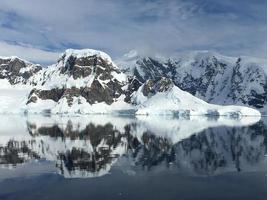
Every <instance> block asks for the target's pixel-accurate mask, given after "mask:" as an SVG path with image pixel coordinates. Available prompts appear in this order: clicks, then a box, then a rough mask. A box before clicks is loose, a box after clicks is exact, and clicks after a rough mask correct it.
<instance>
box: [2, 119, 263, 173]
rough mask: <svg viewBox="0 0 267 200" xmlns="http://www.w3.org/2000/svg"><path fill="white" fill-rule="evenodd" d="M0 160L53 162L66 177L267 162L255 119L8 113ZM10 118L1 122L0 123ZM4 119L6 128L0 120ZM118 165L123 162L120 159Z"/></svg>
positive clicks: (6, 163) (214, 169) (219, 169)
mask: <svg viewBox="0 0 267 200" xmlns="http://www.w3.org/2000/svg"><path fill="white" fill-rule="evenodd" d="M1 119H2V120H1V123H2V124H0V125H1V126H0V127H1V128H0V165H1V166H2V167H9V168H10V167H11V168H14V167H17V166H20V165H21V164H23V163H27V162H30V161H32V160H37V161H39V160H47V161H52V162H54V163H55V166H56V168H57V169H58V173H59V174H62V175H63V176H64V177H66V178H67V177H68V178H75V177H80V178H82V177H83V178H88V177H99V176H103V175H105V174H107V173H109V172H110V170H111V167H112V166H113V165H114V164H116V166H118V167H119V168H121V170H124V169H130V170H132V171H135V170H136V171H138V170H139V169H140V170H154V169H157V168H160V169H162V166H164V168H165V169H166V168H172V169H174V170H177V171H187V172H189V173H191V174H195V175H213V174H219V173H223V172H227V171H241V170H255V169H260V168H261V167H264V165H265V154H266V147H267V141H266V139H267V123H264V121H259V122H256V121H257V120H255V119H252V118H251V119H245V120H243V121H242V120H241V121H240V120H231V119H221V120H218V119H208V118H195V119H175V118H150V117H140V118H138V119H137V118H121V117H112V116H101V115H100V116H88V117H87V118H85V117H82V118H81V117H74V118H63V117H62V118H60V117H44V116H32V117H31V116H28V117H15V116H5V117H2V118H1ZM5 123H6V124H8V125H6V126H4V124H5ZM2 125H3V126H2ZM122 163H123V164H122Z"/></svg>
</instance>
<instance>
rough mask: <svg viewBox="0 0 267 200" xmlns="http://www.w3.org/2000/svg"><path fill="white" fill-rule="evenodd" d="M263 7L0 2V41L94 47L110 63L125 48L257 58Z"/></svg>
mask: <svg viewBox="0 0 267 200" xmlns="http://www.w3.org/2000/svg"><path fill="white" fill-rule="evenodd" d="M266 5H267V4H265V5H261V4H259V3H255V2H254V1H253V2H252V1H250V0H236V1H231V0H224V1H214V0H153V1H147V0H135V1H133V0H112V1H111V0H45V1H41V0H27V1H24V2H23V3H21V0H1V1H0V32H1V34H0V41H11V42H22V43H26V44H31V46H32V47H38V48H39V47H40V48H41V49H52V50H56V51H64V50H65V48H94V49H99V50H102V51H105V52H107V53H108V54H110V55H111V56H112V57H115V58H116V57H118V56H121V55H122V54H123V53H125V51H128V50H130V49H144V50H147V49H153V51H155V52H156V51H157V52H163V53H165V54H168V53H173V52H174V51H177V50H195V49H205V50H206V49H208V50H209V49H211V50H212V49H214V50H217V51H219V52H221V53H226V54H228V55H236V56H237V55H239V54H249V52H253V55H254V56H262V55H264V54H266V53H267V51H266V48H265V46H264V44H265V43H266V41H267V40H266V35H267V30H266V29H264V28H263V27H266V26H265V24H266V23H267V22H266V21H262V20H264V19H266V18H267V14H266V13H267V6H266ZM240 8H242V9H240ZM1 13H2V14H1ZM10 19H11V20H10ZM9 26H10V27H9Z"/></svg>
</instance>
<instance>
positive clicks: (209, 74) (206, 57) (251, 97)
mask: <svg viewBox="0 0 267 200" xmlns="http://www.w3.org/2000/svg"><path fill="white" fill-rule="evenodd" d="M116 63H117V64H118V66H119V67H120V68H121V69H122V70H123V71H124V72H125V73H126V74H128V75H134V76H135V77H136V78H137V79H138V80H139V81H140V82H142V83H144V82H145V81H146V80H147V79H152V80H155V79H157V78H159V77H162V76H164V77H167V78H170V79H171V80H172V81H173V82H174V84H175V85H176V86H178V87H179V88H181V89H182V90H184V91H187V92H189V93H191V94H192V95H194V96H196V97H198V98H200V99H202V100H204V101H207V102H209V103H214V104H221V105H245V106H250V107H254V108H256V109H258V110H260V111H261V112H262V113H267V61H266V60H262V59H256V58H249V57H241V58H234V57H227V56H222V55H220V54H217V53H214V52H209V51H196V52H187V53H183V54H179V55H175V56H173V57H171V58H163V57H162V56H150V57H148V56H146V55H140V53H138V52H137V51H131V52H130V53H128V54H126V55H124V56H123V57H122V58H121V59H118V60H116Z"/></svg>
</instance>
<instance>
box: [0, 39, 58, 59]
mask: <svg viewBox="0 0 267 200" xmlns="http://www.w3.org/2000/svg"><path fill="white" fill-rule="evenodd" d="M0 55H1V56H18V57H20V58H22V59H25V60H29V61H32V62H40V63H54V62H56V61H57V59H58V57H59V55H60V54H59V53H57V52H49V51H44V50H41V49H37V48H34V47H31V46H20V45H14V44H8V43H6V42H1V41H0Z"/></svg>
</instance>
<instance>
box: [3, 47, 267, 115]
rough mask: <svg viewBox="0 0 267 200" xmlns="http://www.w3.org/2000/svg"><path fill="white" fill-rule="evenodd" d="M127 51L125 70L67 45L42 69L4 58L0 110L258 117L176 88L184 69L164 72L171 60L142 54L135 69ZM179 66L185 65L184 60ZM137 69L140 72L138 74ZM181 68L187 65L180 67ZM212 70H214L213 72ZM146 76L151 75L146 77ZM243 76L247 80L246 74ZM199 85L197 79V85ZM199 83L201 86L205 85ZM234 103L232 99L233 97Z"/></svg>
mask: <svg viewBox="0 0 267 200" xmlns="http://www.w3.org/2000/svg"><path fill="white" fill-rule="evenodd" d="M128 56H129V57H130V60H133V61H134V62H133V63H131V64H132V65H131V66H130V68H129V70H127V66H128V65H127V66H126V67H124V68H123V69H120V68H118V67H117V65H116V64H114V62H113V61H112V59H111V58H110V57H109V56H108V55H107V54H106V53H104V52H101V51H97V50H92V49H84V50H73V49H68V50H66V51H65V52H64V53H63V54H62V56H61V57H60V58H59V60H58V62H57V63H56V64H54V65H52V66H49V67H47V68H41V67H40V66H39V65H33V64H30V63H27V62H24V61H21V60H18V59H17V58H15V59H13V60H12V59H10V60H7V61H5V62H6V63H8V65H7V64H4V65H1V66H3V67H2V68H1V74H4V75H5V76H4V75H2V77H0V79H1V81H3V82H5V83H8V87H7V86H4V87H3V88H1V96H2V100H1V101H0V104H1V107H0V112H1V113H14V112H28V113H52V114H68V115H72V114H75V115H76V114H92V113H119V114H122V113H123V114H139V115H140V114H171V115H173V114H175V115H228V116H234V117H240V116H244V115H252V116H260V113H259V112H258V111H256V110H253V109H250V108H246V107H238V106H227V107H222V106H215V105H211V104H208V103H206V102H204V101H203V100H200V99H198V98H196V97H194V96H193V95H192V94H190V93H188V92H185V91H182V90H181V89H179V87H180V86H177V85H178V84H177V82H178V80H179V77H180V76H181V74H182V73H183V72H184V71H185V70H183V69H182V68H181V69H178V68H177V66H176V68H173V67H172V68H171V69H172V70H173V71H169V72H168V73H165V72H167V71H166V70H169V68H170V66H173V65H167V64H162V60H161V61H155V60H152V59H151V58H146V59H144V60H143V64H142V65H140V68H139V66H138V67H137V68H136V67H135V64H137V65H139V64H140V63H139V62H137V61H136V59H139V56H138V55H136V54H135V52H132V54H131V55H128ZM201 57H202V56H201ZM128 61H129V60H127V62H128ZM12 62H15V64H12ZM127 62H125V64H127ZM17 63H18V64H17ZM184 63H185V61H184ZM161 65H162V66H161ZM218 65H219V64H218ZM7 66H8V67H7ZM14 66H15V67H14ZM181 66H185V64H183V65H181ZM203 68H204V69H206V65H204V64H203ZM217 68H218V67H217V65H216V66H210V68H209V69H210V70H211V71H212V72H213V71H214V70H218V69H217ZM141 69H142V70H143V71H142V73H140V70H141ZM185 69H187V68H186V67H185ZM8 70H9V71H8ZM144 70H146V71H144ZM156 70H157V71H156ZM7 71H8V73H7ZM147 72H149V73H150V74H147ZM178 72H179V74H178ZM200 72H202V67H200V69H199V72H198V71H197V70H192V71H190V74H188V76H190V77H193V78H194V80H195V78H197V76H199V75H198V74H199V73H200ZM136 73H138V74H136ZM172 73H173V74H172ZM236 73H237V72H236ZM211 74H212V75H213V73H211ZM237 74H239V73H237ZM132 75H135V76H132ZM170 76H171V78H170ZM255 76H256V77H255ZM20 77H21V79H20ZM159 77H160V78H159ZM164 77H166V78H164ZM211 77H213V76H211ZM260 77H262V75H261V76H258V75H257V74H256V75H255V74H254V73H252V75H251V77H250V78H251V79H253V80H257V81H258V79H260ZM149 78H150V79H151V80H148V79H149ZM256 78H257V79H256ZM202 79H203V81H204V80H205V81H204V82H205V83H207V84H208V83H211V82H212V80H213V79H212V78H210V73H207V74H202V76H201V80H202ZM145 80H146V82H145ZM182 80H183V81H182V83H183V84H184V83H185V82H186V80H187V79H184V78H182ZM194 80H191V79H189V81H187V85H186V86H188V87H191V85H192V84H194ZM219 80H220V79H219ZM231 80H233V82H235V83H236V84H240V83H239V82H238V80H239V79H237V78H236V77H232V79H231ZM249 80H250V79H249ZM246 81H248V80H247V79H246ZM237 82H238V83H237ZM246 83H247V82H246ZM248 83H249V81H248ZM248 83H247V84H248ZM142 84H143V85H142ZM201 84H202V83H199V84H198V86H199V85H200V86H201ZM182 86H183V85H181V87H182ZM201 87H203V88H204V86H201ZM207 87H208V85H207ZM236 87H237V88H239V87H241V86H240V85H238V86H236ZM255 87H256V86H255ZM249 88H251V87H247V89H249ZM182 89H184V88H183V87H182ZM184 90H185V89H184ZM236 91H237V90H233V91H232V93H231V94H235V95H237V93H236ZM238 91H239V90H238ZM253 91H255V90H253ZM257 91H258V90H257ZM222 94H224V92H222ZM195 95H196V96H198V95H197V94H195ZM264 97H265V96H264ZM259 98H260V97H259ZM233 104H235V103H234V102H233ZM14 105H16V106H14ZM162 105H164V106H162Z"/></svg>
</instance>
